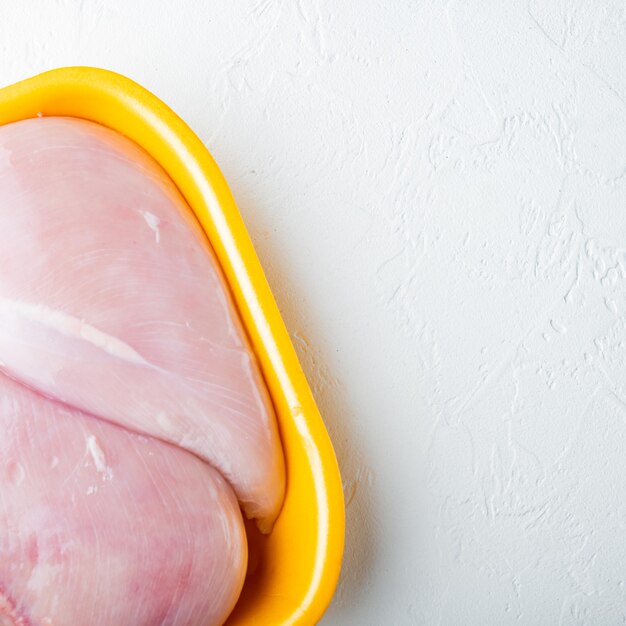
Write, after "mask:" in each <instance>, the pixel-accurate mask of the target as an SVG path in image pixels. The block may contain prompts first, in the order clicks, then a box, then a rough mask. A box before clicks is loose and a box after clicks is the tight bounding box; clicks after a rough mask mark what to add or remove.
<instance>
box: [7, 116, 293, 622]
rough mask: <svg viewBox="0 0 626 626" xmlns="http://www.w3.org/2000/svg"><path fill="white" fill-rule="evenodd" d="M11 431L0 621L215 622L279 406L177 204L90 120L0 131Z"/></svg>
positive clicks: (268, 487) (242, 545)
mask: <svg viewBox="0 0 626 626" xmlns="http://www.w3.org/2000/svg"><path fill="white" fill-rule="evenodd" d="M0 433H1V434H2V436H1V437H0V626H5V624H9V625H11V626H21V625H22V624H28V625H30V624H32V625H33V626H38V625H41V626H76V625H80V624H90V625H92V626H108V625H115V626H126V625H128V626H158V625H162V626H166V625H167V626H182V625H185V626H196V625H197V626H209V625H211V624H220V623H222V622H223V621H224V619H225V618H226V616H227V615H228V613H229V612H230V611H231V609H232V606H233V604H234V602H235V601H236V599H237V597H238V595H239V592H240V590H241V585H242V584H243V577H244V573H245V568H246V559H247V556H246V542H245V534H244V530H243V520H242V517H241V513H240V511H239V506H241V509H242V510H243V511H244V513H245V514H246V516H248V517H250V518H254V519H256V520H257V523H258V525H259V527H260V528H261V529H263V530H265V531H268V530H269V529H270V528H271V526H272V524H273V522H274V520H275V518H276V516H277V514H278V512H279V509H280V506H281V504H282V499H283V495H284V488H285V475H284V462H283V457H282V452H281V449H280V443H279V438H278V433H277V426H276V422H275V416H274V413H273V409H272V405H271V402H270V399H269V396H268V393H267V391H266V388H265V386H264V383H263V381H262V378H261V375H260V372H259V369H258V366H257V364H256V361H255V358H254V356H253V354H252V352H251V349H250V347H249V344H248V341H247V339H246V336H245V333H244V331H243V328H242V326H241V323H240V322H239V319H238V317H237V314H236V311H235V308H234V305H233V303H232V299H231V297H230V295H229V293H228V290H227V288H226V286H225V282H224V279H223V277H222V275H221V273H220V270H219V267H218V265H217V261H216V259H215V257H214V254H213V252H212V249H211V248H210V246H209V244H208V242H207V240H206V237H205V235H204V233H203V232H202V230H201V228H200V227H199V225H198V224H197V223H196V222H195V219H194V217H193V216H192V214H191V212H190V210H189V208H188V207H187V206H186V204H185V201H184V200H183V198H182V197H181V196H180V194H179V192H178V191H177V189H176V188H175V187H174V185H173V184H172V183H171V181H170V180H169V178H168V177H167V176H166V175H165V174H164V172H163V171H162V170H161V169H160V168H159V166H158V165H157V164H156V163H155V162H154V161H152V159H150V158H149V157H148V156H147V155H145V153H143V152H142V151H141V150H140V149H139V148H137V147H136V146H135V145H134V144H133V143H131V142H130V141H128V140H127V139H125V138H124V137H122V136H120V135H118V134H116V133H114V132H113V131H110V130H108V129H106V128H103V127H101V126H98V125H96V124H93V123H90V122H86V121H81V120H76V119H69V118H42V119H33V120H26V121H22V122H18V123H15V124H10V125H6V126H3V127H0Z"/></svg>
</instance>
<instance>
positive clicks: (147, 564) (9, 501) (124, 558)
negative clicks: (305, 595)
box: [0, 376, 246, 626]
mask: <svg viewBox="0 0 626 626" xmlns="http://www.w3.org/2000/svg"><path fill="white" fill-rule="evenodd" d="M0 432H2V437H0V459H1V461H0V494H1V497H0V555H1V558H0V625H1V626H31V625H32V626H161V625H162V626H165V625H166V624H167V625H171V626H173V625H177V626H183V625H185V626H187V625H189V626H191V625H194V626H207V625H209V624H221V623H222V622H223V621H224V619H225V618H226V616H227V615H228V614H229V613H230V611H231V610H232V607H233V605H234V603H235V601H236V600H237V597H238V595H239V592H240V590H241V585H242V583H243V576H244V573H245V566H246V539H245V535H244V530H243V521H242V518H241V514H240V512H239V508H238V506H237V500H236V498H235V496H234V494H233V492H232V490H231V489H230V487H229V486H228V484H227V483H226V482H225V481H224V479H223V478H222V477H221V476H220V475H219V473H218V472H216V471H215V470H214V469H212V468H211V467H210V466H209V465H207V464H206V463H203V462H202V461H201V460H200V459H198V458H197V457H195V456H193V455H192V454H189V453H188V452H186V451H184V450H181V449H180V448H176V447H174V446H172V445H170V444H166V443H162V442H161V441H158V440H156V439H148V438H145V437H142V436H140V435H136V434H134V433H131V432H129V431H128V430H126V429H123V428H120V427H118V426H114V425H112V424H109V423H107V422H104V421H102V420H97V419H94V418H93V417H91V416H87V415H84V414H82V413H80V412H79V411H75V410H71V409H67V408H65V407H63V406H62V405H60V404H59V403H57V402H54V401H50V400H47V399H45V398H42V397H41V396H39V395H37V394H36V393H34V392H32V391H30V390H28V389H26V388H25V387H22V386H21V385H19V384H18V383H15V382H13V381H11V380H10V379H8V378H7V377H6V376H1V377H0Z"/></svg>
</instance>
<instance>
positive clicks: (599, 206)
mask: <svg viewBox="0 0 626 626" xmlns="http://www.w3.org/2000/svg"><path fill="white" fill-rule="evenodd" d="M0 52H1V54H0V82H1V83H2V84H8V83H10V82H13V81H15V80H17V79H19V78H23V77H26V76H27V75H30V74H33V73H35V72H38V71H40V70H43V69H47V68H51V67H54V66H59V65H68V64H90V65H100V66H104V67H109V68H111V69H114V70H118V71H120V72H122V73H125V74H127V75H129V76H131V77H132V78H135V79H136V80H138V81H139V82H141V83H143V84H144V85H145V86H147V87H148V88H150V89H152V90H153V91H154V92H155V93H156V94H157V95H159V96H160V97H161V98H163V99H164V100H165V101H166V102H168V103H169V104H170V105H172V106H173V107H174V109H175V110H177V111H178V112H179V113H180V114H181V115H182V116H183V117H184V118H185V119H186V120H187V121H188V122H189V123H190V124H191V125H192V126H193V127H194V129H196V131H197V132H198V133H199V134H200V136H201V137H202V139H203V140H204V141H205V142H206V143H207V145H208V146H209V148H210V149H211V150H212V152H213V154H214V155H215V157H216V158H217V160H218V162H219V163H220V165H221V167H222V169H223V170H224V173H225V174H226V177H227V178H228V180H229V182H230V183H231V186H232V188H233V191H234V193H235V196H236V197H237V200H238V202H239V205H240V207H241V210H242V213H243V215H244V217H245V219H246V222H247V224H248V226H249V229H250V232H251V234H252V237H253V239H254V241H255V244H256V246H257V249H258V251H259V254H260V256H261V259H262V261H263V263H264V266H265V268H266V271H267V274H268V277H269V280H270V282H271V284H272V287H273V288H274V291H275V294H276V296H277V299H278V302H279V304H280V307H281V309H282V311H283V313H284V316H285V319H286V321H287V324H288V326H289V328H290V330H291V332H292V336H293V338H294V341H295V343H296V345H297V347H298V350H299V352H300V355H301V357H302V359H303V363H304V366H305V368H306V370H307V373H308V375H309V377H310V380H311V382H312V384H313V386H314V389H315V392H316V394H317V398H318V400H319V403H320V406H321V409H322V411H323V413H324V415H325V417H326V420H327V424H328V426H329V429H330V430H331V432H332V435H333V438H334V441H335V444H336V448H337V451H338V454H339V456H340V460H341V464H342V469H343V474H344V480H345V488H346V496H347V503H348V508H347V512H348V524H349V527H348V538H347V548H346V559H345V568H344V573H343V578H342V582H341V585H340V588H339V591H338V594H337V596H336V599H335V601H334V603H333V605H332V607H331V609H330V611H329V612H328V614H327V617H326V618H325V619H324V624H325V625H327V626H331V625H334V624H337V625H339V624H363V625H369V624H371V625H380V624H425V625H432V624H442V625H453V626H454V625H459V626H460V625H463V624H468V625H472V626H473V625H476V626H478V625H480V626H482V625H484V624H498V625H506V624H528V625H533V626H534V625H538V624H541V625H543V624H546V625H548V624H549V625H552V624H563V625H574V624H581V625H582V624H585V625H598V626H612V625H616V624H622V623H624V622H625V621H626V589H625V588H624V579H625V578H626V542H625V536H624V530H625V528H626V69H625V68H626V8H625V7H624V4H623V2H617V1H609V0H550V1H548V2H543V1H539V0H531V1H530V2H527V1H524V2H517V1H511V2H501V1H499V0H480V1H477V0H468V1H463V2H462V1H460V0H459V1H457V2H438V1H436V0H433V1H432V2H400V1H396V2H384V3H383V2H373V1H367V2H363V1H358V2H357V1H356V0H353V1H352V2H332V1H331V0H318V1H317V2H313V1H310V0H303V1H302V2H300V3H297V2H295V1H294V2H292V1H285V2H279V1H271V0H260V1H256V2H227V1H226V0H223V1H221V2H206V1H201V0H195V1H193V2H191V1H187V2H184V3H183V2H181V3H173V2H169V1H167V2H166V1H164V0H160V1H158V2H154V1H153V0H152V1H149V0H145V1H143V2H138V1H135V2H121V1H119V2H118V1H115V2H105V1H104V0H101V1H97V0H84V1H80V2H79V1H69V0H66V1H64V2H63V1H57V2H52V1H49V0H45V1H44V0H41V1H40V2H33V1H32V0H31V1H24V2H14V3H4V5H3V8H2V16H1V19H0Z"/></svg>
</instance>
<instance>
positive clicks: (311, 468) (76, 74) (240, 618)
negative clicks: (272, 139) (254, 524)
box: [0, 67, 345, 626]
mask: <svg viewBox="0 0 626 626" xmlns="http://www.w3.org/2000/svg"><path fill="white" fill-rule="evenodd" d="M37 115H44V116H69V117H78V118H83V119H87V120H92V121H94V122H97V123H99V124H102V125H103V126H107V127H109V128H111V129H113V130H115V131H117V132H119V133H121V134H123V135H125V136H127V137H129V138H130V139H132V140H133V141H134V142H135V143H137V144H138V145H139V146H141V147H142V148H143V149H144V150H145V151H146V152H148V153H149V154H150V155H152V157H153V158H154V159H155V160H156V161H157V162H158V163H159V164H160V165H161V167H163V169H164V170H165V171H166V172H167V173H168V175H169V176H170V178H171V179H172V180H173V181H174V183H175V184H176V185H177V187H178V189H179V190H180V192H181V193H182V195H183V196H184V197H185V199H186V201H187V203H188V204H189V206H190V207H191V209H192V210H193V212H194V213H195V215H196V217H197V218H198V221H199V222H200V224H201V225H202V227H203V229H204V231H205V232H206V234H207V236H208V238H209V240H210V242H211V245H212V246H213V248H214V249H215V252H216V254H217V257H218V260H219V262H220V264H221V266H222V269H223V271H224V274H225V276H226V279H227V281H228V284H229V287H230V289H231V291H232V294H233V296H234V299H235V302H236V304H237V307H238V309H239V313H240V314H241V318H242V320H243V323H244V326H245V328H246V330H247V332H248V335H249V336H250V339H251V341H252V344H253V347H254V350H255V352H256V354H257V356H258V358H259V361H260V363H261V368H262V371H263V375H264V377H265V380H266V382H267V385H268V388H269V391H270V394H271V396H272V400H273V402H274V406H275V408H276V412H277V415H278V422H279V429H280V435H281V439H282V443H283V448H284V453H285V460H286V466H287V493H286V498H285V503H284V506H283V509H282V512H281V513H280V516H279V517H278V520H277V521H276V525H275V527H274V530H273V531H272V533H271V534H270V535H269V536H268V537H267V538H266V539H265V540H264V541H262V542H260V544H259V546H258V549H259V550H260V560H259V564H258V567H257V569H256V570H255V572H254V574H253V575H251V576H250V577H249V578H248V579H247V580H246V583H245V585H244V588H243V592H242V594H241V598H240V599H239V602H238V603H237V606H236V607H235V610H234V612H233V613H232V615H231V616H230V618H229V619H228V621H227V624H228V626H244V625H249V626H252V625H253V624H254V625H255V626H270V625H271V626H278V625H284V626H286V625H287V624H290V625H295V624H301V625H304V624H315V623H316V622H317V621H318V620H319V619H320V617H321V616H322V614H323V613H324V611H325V610H326V607H327V606H328V604H329V602H330V599H331V597H332V595H333V592H334V590H335V587H336V584H337V579H338V577H339V570H340V566H341V558H342V552H343V541H344V523H345V521H344V503H343V494H342V488H341V479H340V476H339V470H338V467H337V461H336V458H335V454H334V451H333V448H332V445H331V442H330V439H329V437H328V433H327V432H326V429H325V427H324V423H323V422H322V419H321V417H320V414H319V412H318V410H317V407H316V405H315V401H314V399H313V396H312V395H311V391H310V389H309V386H308V384H307V381H306V378H305V377H304V374H303V372H302V369H301V367H300V364H299V362H298V358H297V356H296V353H295V351H294V348H293V346H292V343H291V340H290V338H289V335H288V333H287V330H286V328H285V325H284V323H283V320H282V318H281V316H280V313H279V311H278V308H277V306H276V302H275V301H274V298H273V296H272V293H271V291H270V288H269V286H268V284H267V281H266V279H265V276H264V274H263V270H262V268H261V265H260V263H259V260H258V258H257V256H256V253H255V251H254V248H253V247H252V242H251V241H250V238H249V236H248V233H247V232H246V229H245V226H244V223H243V221H242V219H241V216H240V215H239V211H238V210H237V207H236V205H235V201H234V199H233V197H232V194H231V192H230V190H229V188H228V185H227V184H226V181H225V179H224V177H223V176H222V173H221V172H220V170H219V168H218V167H217V165H216V163H215V161H214V160H213V158H212V157H211V155H210V154H209V152H208V150H207V149H206V148H205V147H204V145H203V144H202V142H201V141H200V140H199V139H198V138H197V137H196V135H195V134H194V133H193V131H192V130H191V129H190V128H189V127H188V126H187V125H186V124H185V123H184V122H183V121H182V120H181V119H180V118H179V117H178V116H177V115H176V114H175V113H174V112H173V111H172V110H171V109H170V108H169V107H167V106H166V105H165V104H163V102H161V101H160V100H159V99H158V98H156V97H155V96H154V95H152V94H151V93H149V92H148V91H147V90H145V89H143V88H142V87H140V86H139V85H137V84H136V83H134V82H133V81H131V80H129V79H128V78H125V77H123V76H120V75H119V74H115V73H113V72H109V71H106V70H101V69H95V68H88V67H72V68H62V69H57V70H52V71H50V72H46V73H44V74H40V75H38V76H35V77H33V78H30V79H27V80H25V81H22V82H19V83H16V84H14V85H11V86H9V87H5V88H4V89H1V90H0V124H8V123H10V122H15V121H18V120H22V119H26V118H31V117H35V116H37Z"/></svg>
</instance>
